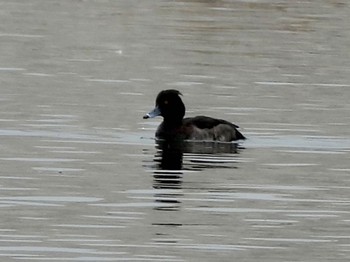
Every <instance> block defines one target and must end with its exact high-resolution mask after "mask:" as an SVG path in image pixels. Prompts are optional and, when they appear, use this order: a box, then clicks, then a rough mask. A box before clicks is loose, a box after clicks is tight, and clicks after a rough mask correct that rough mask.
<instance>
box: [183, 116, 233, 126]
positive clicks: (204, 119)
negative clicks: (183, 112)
mask: <svg viewBox="0 0 350 262" xmlns="http://www.w3.org/2000/svg"><path fill="white" fill-rule="evenodd" d="M183 123H184V125H194V126H196V127H198V128H200V129H204V128H208V129H211V128H213V127H215V126H218V125H220V124H225V125H229V126H231V127H234V128H238V127H239V126H237V125H235V124H233V123H231V122H228V121H226V120H223V119H217V118H212V117H209V116H196V117H187V118H184V119H183Z"/></svg>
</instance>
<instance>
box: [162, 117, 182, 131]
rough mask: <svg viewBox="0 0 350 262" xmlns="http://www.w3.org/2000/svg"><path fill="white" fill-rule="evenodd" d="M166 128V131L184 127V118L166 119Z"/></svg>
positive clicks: (164, 122) (164, 123)
mask: <svg viewBox="0 0 350 262" xmlns="http://www.w3.org/2000/svg"><path fill="white" fill-rule="evenodd" d="M163 125H164V128H166V129H174V128H178V127H181V126H182V118H175V119H174V118H172V119H166V118H164V121H163Z"/></svg>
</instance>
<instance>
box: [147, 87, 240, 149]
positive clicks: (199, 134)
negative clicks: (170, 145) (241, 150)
mask: <svg viewBox="0 0 350 262" xmlns="http://www.w3.org/2000/svg"><path fill="white" fill-rule="evenodd" d="M180 95H181V93H180V92H179V91H177V90H174V89H169V90H163V91H161V92H160V93H159V94H158V96H157V99H156V107H155V109H154V110H153V111H151V112H150V113H148V114H147V115H145V116H144V118H145V119H146V118H151V117H156V116H162V117H163V118H164V120H163V122H162V123H161V124H160V125H159V127H158V129H157V132H156V137H157V138H161V139H168V138H174V137H180V138H182V139H186V140H187V139H188V140H205V141H207V140H209V141H223V142H229V141H235V140H239V139H245V137H244V136H243V135H242V134H241V133H240V132H239V131H238V130H237V128H238V126H237V125H235V124H233V123H231V122H228V121H226V120H222V119H216V118H212V117H208V116H196V117H187V118H184V115H185V105H184V104H183V102H182V100H181V98H180Z"/></svg>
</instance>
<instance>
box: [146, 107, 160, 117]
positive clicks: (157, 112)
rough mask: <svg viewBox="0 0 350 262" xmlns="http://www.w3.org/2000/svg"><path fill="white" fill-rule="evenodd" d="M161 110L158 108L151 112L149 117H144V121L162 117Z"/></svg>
mask: <svg viewBox="0 0 350 262" xmlns="http://www.w3.org/2000/svg"><path fill="white" fill-rule="evenodd" d="M160 114H161V113H160V110H159V108H158V107H155V108H154V109H153V110H152V111H151V112H149V113H148V114H147V115H144V116H143V119H147V118H153V117H156V116H160Z"/></svg>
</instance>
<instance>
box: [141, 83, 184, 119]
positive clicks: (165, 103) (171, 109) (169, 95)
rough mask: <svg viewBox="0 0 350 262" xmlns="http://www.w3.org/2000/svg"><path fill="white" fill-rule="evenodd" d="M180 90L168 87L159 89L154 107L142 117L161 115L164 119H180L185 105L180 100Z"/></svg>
mask: <svg viewBox="0 0 350 262" xmlns="http://www.w3.org/2000/svg"><path fill="white" fill-rule="evenodd" d="M180 95H182V94H181V93H180V91H178V90H174V89H168V90H163V91H161V92H160V93H159V94H158V96H157V99H156V106H155V108H154V109H153V110H152V111H151V112H149V113H148V114H147V115H144V116H143V118H144V119H147V118H153V117H156V116H162V117H163V118H164V121H171V122H174V123H175V122H178V121H182V119H183V117H184V115H185V105H184V103H183V102H182V100H181V97H180Z"/></svg>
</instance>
